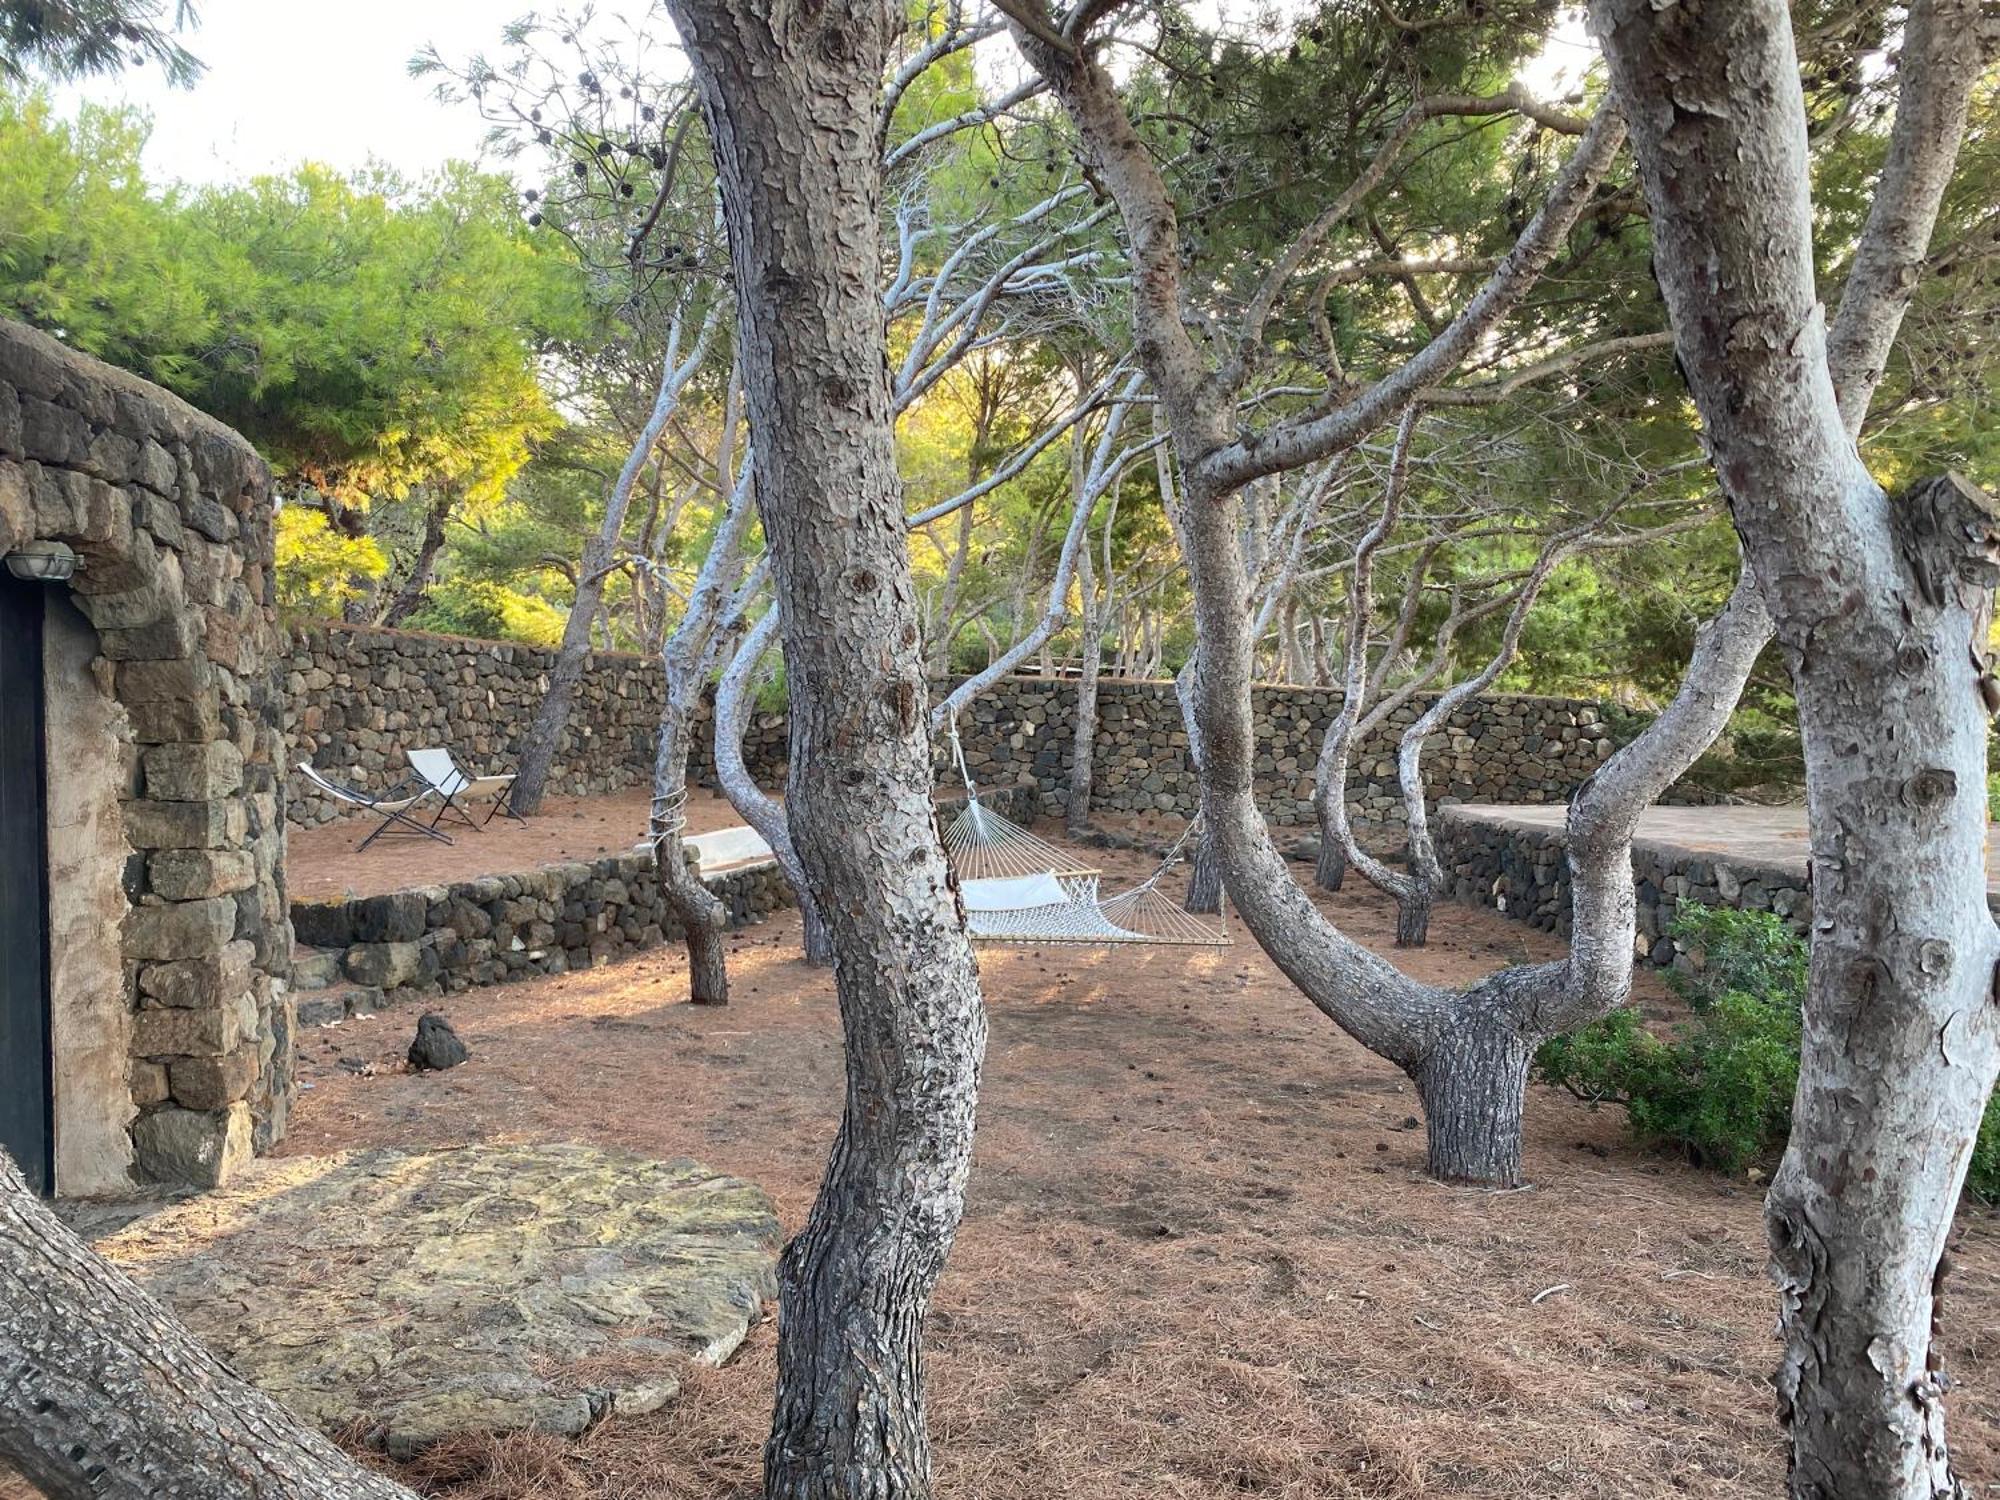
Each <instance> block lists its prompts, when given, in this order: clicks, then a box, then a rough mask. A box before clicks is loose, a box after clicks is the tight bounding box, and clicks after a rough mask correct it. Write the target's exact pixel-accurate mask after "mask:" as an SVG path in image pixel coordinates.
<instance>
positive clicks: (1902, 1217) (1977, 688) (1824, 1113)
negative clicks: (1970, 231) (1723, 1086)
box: [1593, 0, 2000, 1500]
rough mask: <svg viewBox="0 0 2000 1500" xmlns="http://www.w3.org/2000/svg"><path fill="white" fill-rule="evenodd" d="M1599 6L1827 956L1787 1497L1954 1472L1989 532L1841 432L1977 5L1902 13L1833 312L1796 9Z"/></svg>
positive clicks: (1865, 378)
mask: <svg viewBox="0 0 2000 1500" xmlns="http://www.w3.org/2000/svg"><path fill="white" fill-rule="evenodd" d="M1593 19H1594V22H1595V26H1596V29H1597V30H1598V32H1599V34H1600V36H1601V37H1602V38H1603V40H1604V45H1605V52H1606V56H1607V59H1608V60H1609V62H1610V65H1611V72H1612V77H1613V83H1614V86H1615V88H1616V89H1617V91H1618V94H1619V96H1620V97H1621V99H1622V100H1623V102H1624V105H1625V107H1626V109H1627V110H1628V112H1629V113H1630V115H1631V118H1632V121H1633V132H1632V141H1633V148H1634V154H1635V156H1636V157H1637V159H1638V163H1639V168H1640V178H1641V181H1642V183H1643V185H1644V188H1645V191H1646V196H1647V200H1648V203H1649V205H1650V207H1651V210H1652V221H1653V226H1654V256H1655V265H1656V268H1657V270H1658V275H1659V280H1660V287H1661V293H1662V295H1663V297H1664V298H1665V300H1666V304H1667V309H1668V313H1669V315H1670V317H1671V319H1672V322H1673V327H1674V335H1675V344H1676V350H1677V352H1678V354H1679V355H1680V363H1681V366H1682V369H1683V371H1684V373H1685V375H1686V378H1687V383H1688V387H1689V390H1690V391H1691V393H1692V394H1693V396H1694V398H1695V402H1696V405H1697V407H1698V408H1699V409H1700V412H1701V415H1702V424H1703V429H1704V435H1705V440H1706V442H1707V443H1708V446H1709V449H1710V452H1711V453H1712V454H1713V456H1714V460H1715V465H1716V471H1717V474H1718V476H1719V477H1720V478H1721V481H1722V484H1723V488H1724V491H1725V493H1726V494H1727V495H1728V498H1729V501H1730V504H1731V509H1732V514H1733V516H1734V519H1735V521H1736V525H1737V529H1738V531H1739V533H1740V534H1741V536H1742V539H1743V543H1744V547H1745V550H1746V552H1747V553H1748V555H1749V557H1750V560H1751V563H1752V565H1753V566H1754V568H1755V570H1756V574H1757V576H1758V577H1759V578H1761V579H1763V580H1765V582H1766V585H1767V587H1768V588H1769V590H1770V592H1769V596H1768V602H1769V604H1770V608H1771V614H1772V616H1773V618H1774V619H1775V621H1776V626H1777V634H1778V639H1779V642H1780V644H1781V645H1782V646H1783V647H1784V650H1785V653H1786V657H1787V659H1788V662H1789V664H1790V667H1791V671H1792V679H1793V683H1794V686H1795V688H1796V690H1797V694H1798V702H1799V722H1800V727H1801V730H1802V731H1803V739H1804V746H1805V759H1806V812H1807V822H1808V827H1809V832H1810V836H1811V840H1812V872H1813V928H1814V931H1813V945H1812V958H1811V966H1810V971H1809V976H1808V982H1807V993H1806V1003H1805V1014H1804V1036H1803V1043H1802V1046H1801V1050H1800V1060H1799V1086H1798V1093H1797V1096H1796V1098H1795V1100H1794V1103H1793V1110H1792V1135H1791V1141H1790V1143H1789V1145H1788V1146H1787V1148H1786V1151H1785V1156H1784V1160H1783V1162H1782V1163H1781V1165H1780V1167H1779V1169H1778V1172H1777V1174H1776V1176H1775V1177H1774V1178H1773V1181H1772V1186H1771V1194H1770V1198H1769V1201H1768V1204H1767V1208H1766V1227H1767V1231H1768V1235H1769V1240H1770V1245H1771V1251H1772V1261H1773V1272H1774V1275H1775V1277H1776V1279H1777V1280H1778V1283H1779V1309H1780V1317H1779V1325H1780V1332H1781V1334H1782V1337H1783V1339H1784V1345H1785V1352H1784V1356H1783V1359H1782V1362H1781V1364H1780V1366H1779V1370H1778V1377H1777V1387H1778V1405H1779V1416H1780V1419H1781V1420H1782V1421H1783V1422H1784V1423H1785V1425H1786V1426H1787V1428H1788V1429H1789V1432H1790V1438H1791V1450H1792V1470H1791V1482H1790V1483H1791V1492H1792V1494H1793V1495H1794V1496H1796V1497H1798V1500H1829V1497H1834V1496H1842V1497H1845V1496H1866V1497H1868V1500H1935V1497H1940V1496H1956V1495H1960V1494H1963V1493H1964V1491H1963V1488H1962V1486H1961V1485H1960V1484H1959V1482H1958V1480H1957V1478H1956V1476H1955V1475H1954V1474H1953V1472H1952V1468H1951V1463H1950V1458H1949V1455H1948V1453H1947V1451H1946V1447H1945V1434H1944V1400H1943V1398H1944V1392H1945V1390H1946V1388H1947V1386H1948V1384H1949V1381H1948V1378H1947V1377H1946V1376H1945V1375H1944V1373H1943V1372H1942V1371H1941V1370H1940V1369H1939V1367H1938V1363H1937V1353H1936V1350H1935V1348H1934V1346H1933V1343H1932V1340H1933V1337H1934V1331H1935V1323H1936V1319H1937V1316H1938V1305H1937V1288H1938V1284H1939V1281H1940V1279H1941V1278H1942V1275H1943V1267H1944V1249H1945V1242H1946V1239H1947V1237H1948V1235H1949V1233H1950V1229H1951V1222H1952V1215H1953V1212H1954V1209H1955V1208H1956V1205H1957V1202H1958V1197H1959V1192H1960V1190H1961V1188H1962V1186H1963V1184H1964V1180H1965V1173H1966V1168H1967V1165H1968V1163H1969V1161H1970V1157H1971V1152H1972V1148H1973V1143H1974V1139H1975V1136H1976V1134H1977V1131H1978V1129H1979V1123H1980V1118H1981V1115H1982V1113H1983V1110H1984V1108H1985V1105H1986V1102H1987V1097H1988V1095H1989V1093H1990V1092H1991V1090H1992V1086H1993V1081H1994V1077H1995V1074H1996V1071H2000V1050H1996V1045H1995V1043H1996V1038H1995V1028H1994V1008H1993V1004H1992V991H1993V982H1994V967H1995V960H1996V957H2000V934H1996V931H1995V927H1994V923H1993V918H1992V915H1991V912H1990V911H1989V910H1988V907H1987V899H1986V868H1985V834H1986V826H1985V825H1986V819H1985V817H1984V807H1983V802H1984V791H1985V775H1986V734H1987V726H1986V713H1985V709H1984V703H1983V692H1982V690H1983V688H1984V687H1985V683H1984V682H1983V681H1982V676H1983V673H1984V671H1985V664H1986V654H1985V646H1986V640H1985V634H1986V632H1985V620H1986V617H1987V606H1988V602H1989V598H1990V594H1989V590H1990V588H1991V585H1992V582H1993V579H1994V577H1995V569H1994V565H1993V557H1994V553H1995V550H1996V545H2000V527H1996V524H1995V519H1994V514H1993V506H1992V503H1991V501H1990V499H1989V498H1988V497H1986V496H1983V495H1980V494H1978V493H1977V492H1975V491H1972V490H1971V489H1970V487H1969V486H1965V485H1964V484H1963V483H1962V482H1960V481H1956V480H1953V479H1949V478H1947V479H1938V480H1932V481H1928V482H1925V483H1921V484H1919V485H1917V486H1915V487H1913V489H1912V490H1911V491H1910V492H1909V493H1906V494H1905V495H1903V496H1900V497H1898V498H1896V499H1894V500H1892V499H1890V497H1888V496H1887V495H1885V494H1884V493H1883V491H1882V489H1881V487H1880V486H1879V485H1878V484H1877V483H1876V482H1875V480H1874V478H1873V477H1872V476H1871V475H1870V474H1869V473H1868V472H1867V470H1866V469H1865V468H1864V467H1863V465H1862V463H1861V459H1860V455H1859V453H1858V452H1857V450H1856V447H1855V443H1854V435H1855V432H1856V430H1857V429H1858V427H1859V423H1860V414H1861V413H1862V412H1863V411H1865V410H1866V408H1867V404H1868V402H1867V397H1868V392H1869V391H1870V390H1871V389H1872V388H1873V384H1874V380H1875V377H1876V375H1877V374H1878V373H1879V371H1880V369H1881V368H1882V364H1883V362H1884V360H1885V359H1886V357H1887V352H1888V348H1889V345H1890V343H1891V342H1892V341H1893V338H1894V335H1895V330H1896V327H1897V325H1898V324H1899V323H1900V320H1901V317H1902V313H1903V310H1904V308H1905V306H1906V305H1907V302H1908V298H1909V294H1910V290H1911V289H1912V288H1913V287H1914V285H1915V283H1916V280H1917V276H1918V273H1919V270H1920V268H1921V265H1922V260H1923V252H1924V247H1925V245H1926V243H1927V242H1928V238H1929V234H1930V229H1931V225H1932V223H1933V222H1934V219H1935V214H1936V209H1937V204H1938V202H1939V200H1940V198H1941V196H1942V194H1943V191H1944V188H1945V185H1946V183H1947V182H1948V180H1949V177H1950V173H1951V167H1952V163H1953V161H1954V159H1955V156H1956V152H1957V149H1958V143H1959V140H1960V139H1961V138H1962V136H1963V133H1964V122H1965V111H1966V101H1967V98H1968V97H1969V94H1970V90H1971V87H1972V84H1973V81H1974V79H1975V78H1976V77H1977V74H1978V69H1979V57H1978V52H1979V48H1978V46H1977V45H1975V38H1976V36H1977V34H1978V31H1979V26H1980V8H1979V6H1978V5H1977V4H1976V3H1970V0H1932V3H1929V4H1925V3H1921V0H1920V3H1917V4H1914V5H1912V6H1911V8H1910V15H1909V19H1908V22H1907V25H1906V28H1905V33H1904V38H1903V46H1902V49H1901V55H1900V63H1899V73H1900V90H1901V98H1900V99H1899V101H1898V105H1897V117H1896V127H1895V133H1894V135H1893V137H1892V139H1891V143H1890V148H1889V152H1888V156H1887V159H1886V162H1885V165H1884V168H1883V173H1882V177H1881V179H1880V181H1879V182H1878V184H1877V187H1876V192H1875V197H1874V201H1873V204H1872V206H1871V209H1870V214H1869V221H1868V226H1867V229H1866V231H1865V232H1864V235H1863V240H1862V243H1861V246H1860V248H1859V249H1858V250H1857V253H1856V256H1855V261H1854V266H1853V268H1852V270H1851V271H1850V274H1849V285H1848V290H1847V293H1846V294H1845V295H1844V296H1843V298H1842V302H1841V307H1840V313H1839V316H1838V318H1837V319H1836V322H1835V325H1834V328H1833V331H1832V334H1831V336H1830V337H1829V335H1828V333H1827V331H1826V325H1825V319H1824V313H1823V309H1822V308H1821V307H1820V305H1819V302H1818V294H1817V288H1816V284H1815V275H1814V263H1813V245H1812V213H1813V205H1812V201H1811V172H1810V154H1809V150H1808V146H1807V136H1806V120H1805V112H1804V109H1803V106H1802V102H1801V98H1800V92H1799V84H1798V78H1799V66H1798V58H1797V55H1796V53H1795V51H1794V46H1793V39H1792V31H1791V18H1790V16H1789V15H1788V13H1787V9H1786V7H1785V6H1784V5H1783V4H1782V3H1780V0H1743V3H1741V4H1738V5H1732V6H1701V7H1685V6H1683V7H1678V8H1676V12H1675V14H1673V15H1671V16H1669V15H1667V14H1665V13H1663V12H1660V11H1657V10H1655V9H1653V8H1652V7H1651V6H1649V5H1646V4H1643V3H1639V0H1600V3H1598V4H1597V5H1596V6H1595V7H1594V8H1593ZM1691 101H1699V102H1698V103H1694V102H1691Z"/></svg>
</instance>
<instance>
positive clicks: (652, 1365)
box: [97, 1145, 780, 1457]
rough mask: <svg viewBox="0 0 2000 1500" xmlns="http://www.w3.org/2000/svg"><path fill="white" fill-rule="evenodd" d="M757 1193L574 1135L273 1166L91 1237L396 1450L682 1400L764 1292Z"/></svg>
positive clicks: (272, 1380)
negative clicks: (684, 1389)
mask: <svg viewBox="0 0 2000 1500" xmlns="http://www.w3.org/2000/svg"><path fill="white" fill-rule="evenodd" d="M779 1238H780V1234H779V1227H778V1218H777V1213H776V1211H775V1210H774V1208H773V1206H772V1204H771V1200H770V1199H769V1197H767V1196H766V1195H765V1193H764V1192H763V1190H762V1189H760V1188H757V1187H753V1186H752V1185H750V1184H749V1183H746V1182H741V1181H739V1180H737V1179H736V1178H733V1177H721V1176H717V1175H716V1174H715V1173H713V1172H710V1171H709V1170H708V1169H707V1168H705V1167H702V1166H699V1165H697V1164H696V1163H694V1162H691V1161H685V1160H683V1161H671V1162H662V1161H655V1160H652V1159H650V1158H647V1157H642V1156H637V1155H634V1154H632V1153H630V1152H624V1151H604V1150H599V1149H597V1148H595V1147H590V1146H581V1145H531V1146H467V1147H463V1148H460V1149H457V1150H450V1151H426V1152H404V1151H356V1152H349V1153H347V1154H345V1155H341V1156H332V1157H311V1158H297V1159H292V1160H280V1161H262V1162H258V1163H256V1164H255V1165H254V1166H253V1167H252V1168H250V1169H248V1170H246V1171H245V1172H244V1173H243V1174H242V1175H241V1176H240V1178H238V1179H237V1180H236V1181H235V1182H233V1183H232V1184H231V1185H230V1186H229V1187H228V1188H226V1189H224V1190H222V1191H220V1192H215V1193H209V1194H207V1195H205V1196H202V1197H198V1198H190V1199H184V1200H180V1201H177V1202H174V1203H172V1204H170V1205H168V1206H167V1207H165V1208H163V1209H161V1210H160V1211H159V1212H157V1213H154V1214H150V1215H148V1216H147V1217H145V1218H143V1219H140V1220H138V1221H136V1222H133V1223H130V1224H127V1225H125V1226H124V1227H122V1228H120V1229H118V1230H116V1231H115V1232H113V1233H111V1234H110V1235H108V1236H107V1237H106V1238H104V1239H101V1240H99V1241H98V1246H97V1248H98V1249H99V1250H101V1251H102V1252H103V1253H104V1254H105V1255H107V1256H109V1257H110V1258H111V1259H112V1260H114V1261H116V1262H118V1263H119V1264H120V1265H122V1266H123V1267H124V1268H125V1269H126V1270H128V1271H129V1272H131V1273H132V1274H133V1275H134V1276H136V1277H137V1278H138V1279H139V1280H140V1281H141V1282H142V1283H143V1284H144V1285H145V1286H146V1287H147V1288H148V1289H149V1290H150V1291H152V1292H153V1294H154V1295H155V1296H157V1297H159V1298H161V1300H163V1301H165V1302H166V1303H167V1304H169V1305H170V1306H171V1307H172V1308H173V1309H174V1310H175V1311H176V1312H178V1313H179V1314H180V1315H181V1316H182V1317H183V1318H184V1319H186V1321H187V1322H188V1323H189V1324H190V1325H191V1326H192V1327H193V1329H194V1331H195V1332H196V1333H197V1334H199V1335H200V1336H201V1338H202V1339H203V1340H204V1341H205V1342H206V1343H207V1344H208V1345H209V1347H210V1348H212V1349H214V1350H216V1351H217V1352H218V1353H220V1354H222V1355H223V1356H224V1357H225V1358H227V1359H228V1360H229V1361H230V1362H231V1363H232V1364H234V1365H235V1367H236V1368H237V1369H238V1370H239V1371H240V1372H241V1373H242V1374H243V1375H245V1376H246V1377H248V1378H249V1379H250V1380H252V1381H254V1382H255V1383H256V1384H258V1385H260V1386H262V1387H263V1388H264V1389H265V1390H268V1391H270V1392H272V1393H273V1394H275V1395H277V1396H279V1397H281V1398H282V1399H283V1400H285V1401H286V1402H288V1403H289V1404H290V1405H291V1406H293V1407H294V1408H296V1409H297V1410H298V1411H299V1412H300V1413H302V1414H303V1415H305V1416H306V1417H308V1418H309V1419H311V1420H312V1421H314V1422H316V1423H318V1424H319V1425H320V1426H322V1427H325V1428H329V1429H333V1428H347V1429H358V1430H360V1431H362V1432H364V1433H365V1434H366V1435H367V1437H368V1439H370V1440H371V1441H373V1442H375V1443H377V1444H379V1445H381V1446H383V1447H385V1448H387V1449H388V1451H389V1452H390V1454H391V1455H392V1456H396V1457H408V1456H409V1455H411V1454H413V1453H415V1452H417V1451H419V1450H420V1449H422V1448H423V1447H425V1446H426V1445H428V1444H430V1443H432V1442H435V1441H436V1440H437V1439H439V1438H442V1437H446V1436H449V1435H451V1434H453V1433H460V1432H475V1431H485V1432H493V1431H506V1430H510V1429H519V1428H537V1429H540V1430H543V1431H547V1432H555V1433H565V1434H574V1433H579V1432H582V1431H583V1430H584V1429H585V1428H586V1427H588V1426H590V1424H591V1423H592V1422H594V1421H596V1420H597V1419H598V1418H599V1417H601V1416H603V1415H604V1414H605V1413H607V1412H610V1411H614V1410H615V1411H620V1412H644V1411H651V1410H654V1409H656V1408H658V1407H660V1406H662V1405H664V1404H665V1403H666V1402H668V1401H670V1400H672V1399H673V1397H674V1396H675V1395H676V1394H678V1392H679V1389H680V1381H679V1379H678V1378H677V1376H676V1375H675V1373H674V1372H675V1370H676V1368H677V1367H678V1366H679V1365H680V1364H681V1362H682V1361H684V1360H689V1359H692V1360H697V1361H700V1362H702V1363H705V1364H720V1363H721V1362H722V1361H723V1360H725V1359H727V1358H728V1357H729V1356H730V1354H731V1353H733V1352H734V1350H735V1349H736V1346H737V1345H738V1344H740V1343H741V1342H742V1341H743V1336H744V1334H745V1333H747V1332H748V1331H749V1328H750V1325H751V1323H752V1322H754V1321H755V1320H756V1319H757V1318H758V1316H759V1315H760V1310H761V1306H762V1304H763V1302H764V1301H765V1299H767V1298H770V1297H774V1296H775V1295H776V1294H777V1282H776V1267H777V1254H778V1245H779Z"/></svg>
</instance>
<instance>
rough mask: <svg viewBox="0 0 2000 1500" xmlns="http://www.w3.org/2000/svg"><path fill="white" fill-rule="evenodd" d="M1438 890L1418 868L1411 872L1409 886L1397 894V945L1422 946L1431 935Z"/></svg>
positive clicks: (1400, 946) (1402, 946) (1404, 946)
mask: <svg viewBox="0 0 2000 1500" xmlns="http://www.w3.org/2000/svg"><path fill="white" fill-rule="evenodd" d="M1436 900H1437V892H1436V890H1435V889H1434V888H1433V887H1432V885H1431V883H1430V882H1429V881H1428V880H1426V879H1425V878H1424V877H1423V876H1422V875H1421V874H1419V873H1418V872H1417V871H1416V870H1414V869H1413V870H1411V871H1410V872H1409V886H1408V888H1407V889H1405V890H1403V891H1400V892H1398V893H1397V896H1396V946H1397V947H1398V948H1421V947H1423V945H1424V944H1425V943H1426V942H1427V941H1428V940H1429V938H1430V935H1431V907H1432V905H1433V904H1434V903H1435V902H1436Z"/></svg>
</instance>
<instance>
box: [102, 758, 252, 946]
mask: <svg viewBox="0 0 2000 1500" xmlns="http://www.w3.org/2000/svg"><path fill="white" fill-rule="evenodd" d="M247 828H248V814H246V813H245V812H244V810H243V804H242V803H241V802H240V801H238V800H236V799H235V798H217V799H214V800H212V801H206V802H158V801H153V800H151V799H142V800H140V801H137V802H128V803H126V804H125V837H126V839H127V840H128V841H129V842H130V843H131V845H132V847H133V848H135V849H217V848H228V847H233V846H236V845H239V844H241V843H242V842H243V838H244V834H245V832H246V830H247ZM141 956H142V957H147V956H150V957H154V958H167V957H178V956H179V955H175V954H152V955H141Z"/></svg>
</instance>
